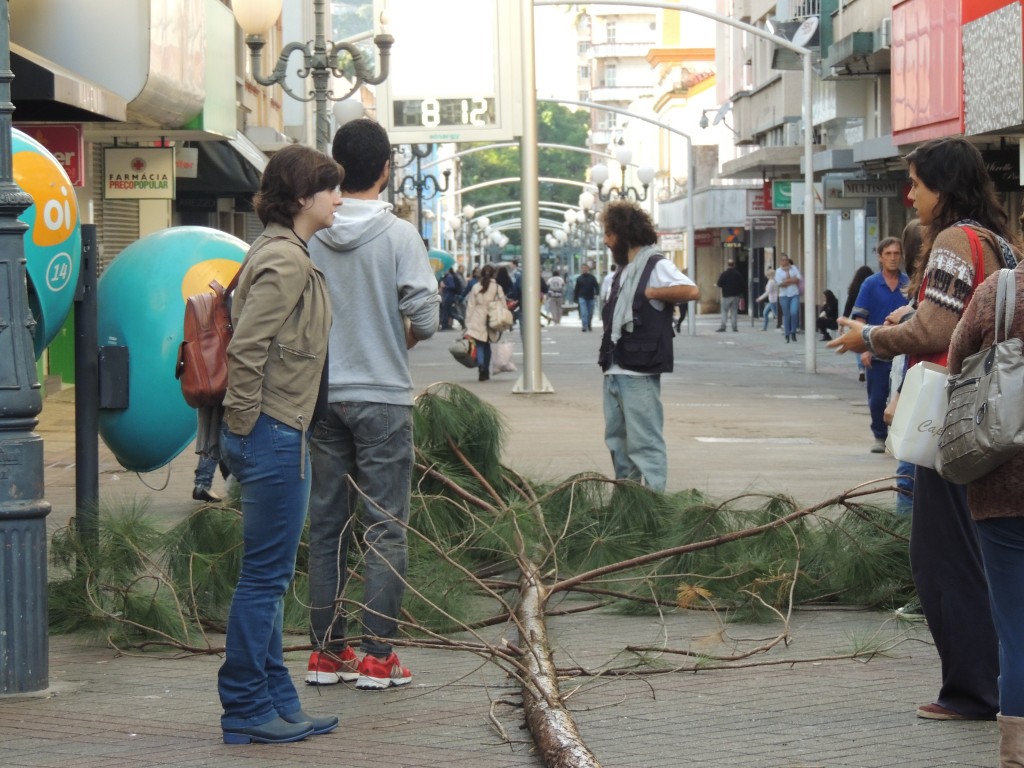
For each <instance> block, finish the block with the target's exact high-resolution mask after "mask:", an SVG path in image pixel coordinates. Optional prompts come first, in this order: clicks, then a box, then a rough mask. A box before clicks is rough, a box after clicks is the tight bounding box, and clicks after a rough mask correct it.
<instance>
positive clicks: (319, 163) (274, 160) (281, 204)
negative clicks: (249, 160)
mask: <svg viewBox="0 0 1024 768" xmlns="http://www.w3.org/2000/svg"><path fill="white" fill-rule="evenodd" d="M344 178H345V171H343V170H342V168H341V166H340V165H338V164H337V163H336V162H334V161H333V160H332V159H331V158H329V157H328V156H327V155H325V154H324V153H323V152H317V151H316V150H315V149H311V148H310V147H307V146H304V145H302V144H290V145H288V146H287V147H285V148H284V149H282V150H280V151H278V152H275V153H274V156H273V157H271V158H270V162H268V163H267V167H266V169H265V170H264V171H263V178H262V179H261V180H260V188H259V191H258V192H257V193H256V194H255V196H253V199H252V207H253V209H254V210H255V211H256V215H257V216H259V217H260V221H262V222H263V226H267V225H268V224H270V223H274V224H280V225H281V226H283V227H290V226H292V224H293V223H294V221H295V216H296V215H297V214H298V213H299V211H300V210H302V203H300V202H299V201H300V200H301V199H302V198H308V197H313V195H315V194H316V193H317V192H323V191H324V190H328V189H334V188H335V187H337V186H340V185H341V182H342V179H344Z"/></svg>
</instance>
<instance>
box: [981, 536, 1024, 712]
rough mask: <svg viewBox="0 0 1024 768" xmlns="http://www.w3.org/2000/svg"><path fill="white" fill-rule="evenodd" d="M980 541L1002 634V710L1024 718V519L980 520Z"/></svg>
mask: <svg viewBox="0 0 1024 768" xmlns="http://www.w3.org/2000/svg"><path fill="white" fill-rule="evenodd" d="M978 540H979V542H980V543H981V554H982V557H983V558H984V561H985V575H986V576H988V594H989V598H990V601H991V606H992V620H993V622H994V623H995V625H996V634H997V635H998V636H999V711H1000V712H1001V713H1002V714H1004V715H1010V716H1011V717H1024V603H1022V602H1021V599H1020V598H1021V594H1024V518H1020V517H994V518H989V519H987V520H979V521H978Z"/></svg>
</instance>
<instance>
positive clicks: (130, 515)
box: [50, 384, 913, 646]
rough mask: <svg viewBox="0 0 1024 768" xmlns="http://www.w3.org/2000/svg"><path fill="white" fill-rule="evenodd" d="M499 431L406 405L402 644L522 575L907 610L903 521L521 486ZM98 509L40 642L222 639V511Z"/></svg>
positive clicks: (610, 596)
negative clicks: (168, 524) (173, 516)
mask: <svg viewBox="0 0 1024 768" xmlns="http://www.w3.org/2000/svg"><path fill="white" fill-rule="evenodd" d="M506 432H507V425H506V424H505V422H504V420H503V419H502V417H501V415H500V414H499V413H498V412H497V411H496V410H495V409H494V408H493V407H492V406H490V405H489V404H487V403H486V402H484V401H482V400H481V399H479V398H478V397H476V396H475V395H473V394H472V393H470V392H469V391H468V390H466V389H464V388H463V387H459V386H457V385H454V384H442V385H437V386H435V387H432V388H431V389H430V390H428V391H427V392H426V393H424V394H423V395H421V396H420V397H419V398H418V400H417V403H416V407H415V409H414V434H415V439H416V469H417V473H416V477H415V478H414V483H413V499H412V517H411V520H410V523H409V528H410V532H409V550H410V551H409V571H408V576H407V580H408V582H409V585H410V588H409V589H408V590H407V597H406V603H405V614H406V615H405V621H404V622H403V626H404V627H405V628H406V632H407V633H408V634H409V635H418V634H423V633H426V634H435V633H442V634H443V633H450V632H453V631H457V630H459V629H465V628H466V627H469V626H476V625H479V624H480V623H487V622H493V621H502V620H505V619H507V618H508V616H507V614H508V606H509V604H510V602H509V601H510V600H511V598H512V596H513V595H514V592H515V585H516V582H517V579H518V578H519V573H518V571H519V569H520V567H521V565H522V563H523V558H528V559H529V561H530V562H531V563H533V564H535V565H536V568H537V572H538V573H539V574H541V576H542V578H543V579H544V581H545V582H546V583H547V584H548V585H549V588H550V589H551V590H554V591H556V592H557V591H566V592H572V591H578V592H580V593H582V594H583V595H585V596H587V597H588V598H596V602H595V603H594V604H595V605H596V604H607V603H608V602H609V601H611V602H614V603H615V604H616V605H618V606H619V608H620V609H621V610H623V611H629V612H656V611H665V610H671V609H674V608H681V609H691V610H692V609H699V610H715V611H720V612H722V614H723V615H726V616H728V617H731V618H744V619H748V620H749V619H756V618H760V619H771V618H778V616H779V615H780V614H782V613H785V612H786V611H787V610H788V609H789V608H790V607H791V606H792V605H794V604H795V605H800V604H819V605H820V604H855V605H865V606H885V607H889V606H892V605H895V604H900V603H901V602H903V601H905V600H906V599H907V598H908V597H909V596H910V595H911V594H912V589H913V588H912V583H911V578H910V570H909V564H908V558H907V537H908V531H907V528H908V521H907V519H906V518H903V517H899V516H897V515H895V514H894V513H893V512H891V511H889V510H887V509H882V508H877V507H871V506H864V505H861V504H859V503H857V502H856V500H855V499H852V498H851V499H845V498H844V499H840V500H839V503H837V504H836V505H834V506H828V505H819V506H818V507H815V508H813V509H809V510H798V509H797V508H796V506H795V505H794V504H793V502H792V500H790V499H788V498H785V497H781V496H770V495H757V494H748V495H744V496H741V497H738V498H736V499H731V500H729V501H727V502H723V503H716V502H714V501H713V500H710V499H707V498H705V497H704V496H703V495H702V494H700V493H698V492H696V491H686V492H682V493H675V494H664V495H662V494H657V493H653V492H651V491H649V490H647V489H646V488H643V487H641V486H638V485H636V484H634V483H628V482H619V481H615V480H611V479H609V478H607V477H604V476H601V475H595V474H583V475H577V476H574V477H570V478H568V479H566V480H564V481H563V482H560V483H556V484H550V483H549V484H540V483H535V482H533V481H531V480H529V479H528V478H524V477H522V476H520V475H518V474H517V473H516V472H514V471H513V470H511V469H509V468H508V467H506V466H504V465H503V464H502V463H501V451H502V445H503V441H504V438H505V435H506ZM859 493H867V492H866V491H862V492H859ZM850 495H851V496H853V495H856V494H850ZM109 506H110V505H108V508H105V509H103V510H102V511H101V514H100V516H99V517H100V548H99V552H97V553H96V555H95V556H93V555H92V554H91V553H90V552H88V551H87V550H86V549H85V547H84V546H83V545H82V542H81V541H80V540H79V539H78V538H77V536H76V534H75V532H74V528H73V526H72V527H71V528H69V529H67V530H64V531H61V532H59V533H58V534H56V535H55V536H54V539H53V544H52V547H51V553H52V559H53V561H54V563H55V564H56V565H58V566H60V567H61V568H62V570H63V571H64V572H65V573H66V574H67V578H65V579H62V580H59V581H55V582H54V583H53V584H51V599H50V615H51V629H52V630H53V631H54V632H67V631H76V630H83V629H84V630H91V631H94V632H97V633H99V634H100V635H101V636H103V637H105V638H110V639H111V642H115V643H123V642H138V643H146V642H152V641H154V640H155V641H157V642H166V643H169V644H179V645H180V646H190V644H192V643H194V642H195V641H196V640H197V638H200V637H203V636H204V633H205V632H206V631H210V630H215V631H222V630H223V627H224V625H225V623H226V616H227V610H228V607H229V605H230V600H231V594H232V591H233V589H234V586H235V583H236V581H237V578H238V572H239V567H240V562H241V516H240V513H239V512H238V511H237V509H234V508H232V507H231V506H230V505H229V504H225V505H224V506H207V507H202V508H199V509H197V510H196V511H195V512H193V513H192V514H191V515H189V516H188V518H186V519H185V520H184V521H182V522H181V523H179V524H177V525H175V526H174V527H172V528H170V529H169V530H161V529H160V528H159V527H158V526H156V525H155V524H154V522H153V521H152V520H151V519H150V518H149V516H148V515H147V511H146V506H145V504H141V503H136V502H128V503H126V504H122V505H120V508H119V509H112V508H109ZM360 549H361V542H360V536H359V531H358V529H357V534H356V536H355V537H354V542H353V545H352V546H351V547H350V549H349V561H350V567H351V569H352V572H353V574H354V578H353V579H351V580H350V586H349V591H348V594H346V596H345V609H346V610H348V611H349V612H350V614H351V615H352V617H353V618H355V619H357V618H358V615H359V612H360V611H359V609H360V607H361V606H360V598H361V595H360V593H361V583H360V571H361V556H360ZM306 553H307V548H306V546H305V544H303V545H302V546H301V547H300V552H299V557H298V561H297V575H296V580H295V583H294V585H293V588H292V589H291V590H290V591H289V594H288V596H287V599H286V618H285V621H286V626H287V627H288V628H289V629H290V630H292V631H296V632H299V633H302V634H305V632H306V622H307V620H308V607H307V605H306V602H307V600H306V595H307V587H306V584H307V576H306V569H307V558H306ZM655 553H659V554H655ZM354 626H355V625H354Z"/></svg>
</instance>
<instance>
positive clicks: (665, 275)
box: [605, 259, 696, 376]
mask: <svg viewBox="0 0 1024 768" xmlns="http://www.w3.org/2000/svg"><path fill="white" fill-rule="evenodd" d="M632 266H633V264H632V263H629V264H627V265H626V266H624V267H619V269H618V271H619V272H621V273H622V277H620V278H619V284H620V285H621V284H622V281H623V280H625V279H626V276H627V275H628V274H629V270H630V268H631V267H632ZM610 276H611V277H614V274H610ZM647 285H648V287H650V288H671V287H672V286H673V285H696V283H694V282H693V280H691V279H690V278H688V277H687V276H686V275H685V274H683V273H682V272H681V271H680V270H679V267H677V266H676V265H675V264H673V263H672V262H671V261H669V260H668V259H658V261H657V262H655V264H654V269H653V270H652V271H651V278H650V280H648V282H647ZM609 290H610V286H609ZM648 301H649V302H651V306H652V307H654V308H655V309H657V310H662V309H664V308H665V302H664V301H661V300H660V299H648ZM612 373H617V374H624V375H626V376H656V375H657V374H654V373H640V372H639V371H628V370H626V369H625V368H621V367H619V366H618V365H616V364H615V363H612V364H611V366H610V367H609V368H608V370H607V371H605V375H606V376H607V375H608V374H612Z"/></svg>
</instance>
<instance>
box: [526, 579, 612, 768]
mask: <svg viewBox="0 0 1024 768" xmlns="http://www.w3.org/2000/svg"><path fill="white" fill-rule="evenodd" d="M520 564H521V567H522V576H521V577H520V580H519V606H518V608H517V609H516V613H517V615H518V618H519V621H520V626H521V627H522V632H521V634H520V638H519V640H520V643H521V647H522V649H523V651H524V655H523V663H524V664H525V665H526V667H527V669H528V670H529V676H528V677H527V679H526V680H525V681H524V682H523V685H522V689H523V709H524V712H525V714H526V725H527V727H528V728H529V729H530V734H531V735H532V736H533V741H534V743H535V744H536V745H537V749H538V750H539V751H540V754H541V756H542V758H543V760H544V765H545V766H547V768H600V766H601V764H600V763H599V762H598V760H597V757H595V756H594V753H593V752H591V751H590V750H589V749H588V748H587V745H586V744H584V743H583V738H582V737H581V736H580V733H579V730H578V729H577V727H576V721H575V720H574V719H573V717H572V715H571V714H570V713H569V710H568V709H566V707H565V705H564V704H563V702H562V694H561V691H560V690H559V687H558V675H557V673H556V671H555V663H554V660H553V659H552V658H551V648H550V646H549V645H548V630H547V625H546V623H545V621H544V608H545V605H546V603H547V590H546V589H545V587H544V585H543V584H542V583H541V580H540V575H539V574H538V573H537V570H536V568H535V567H534V565H533V564H532V563H528V562H525V561H522V559H521V563H520Z"/></svg>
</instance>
